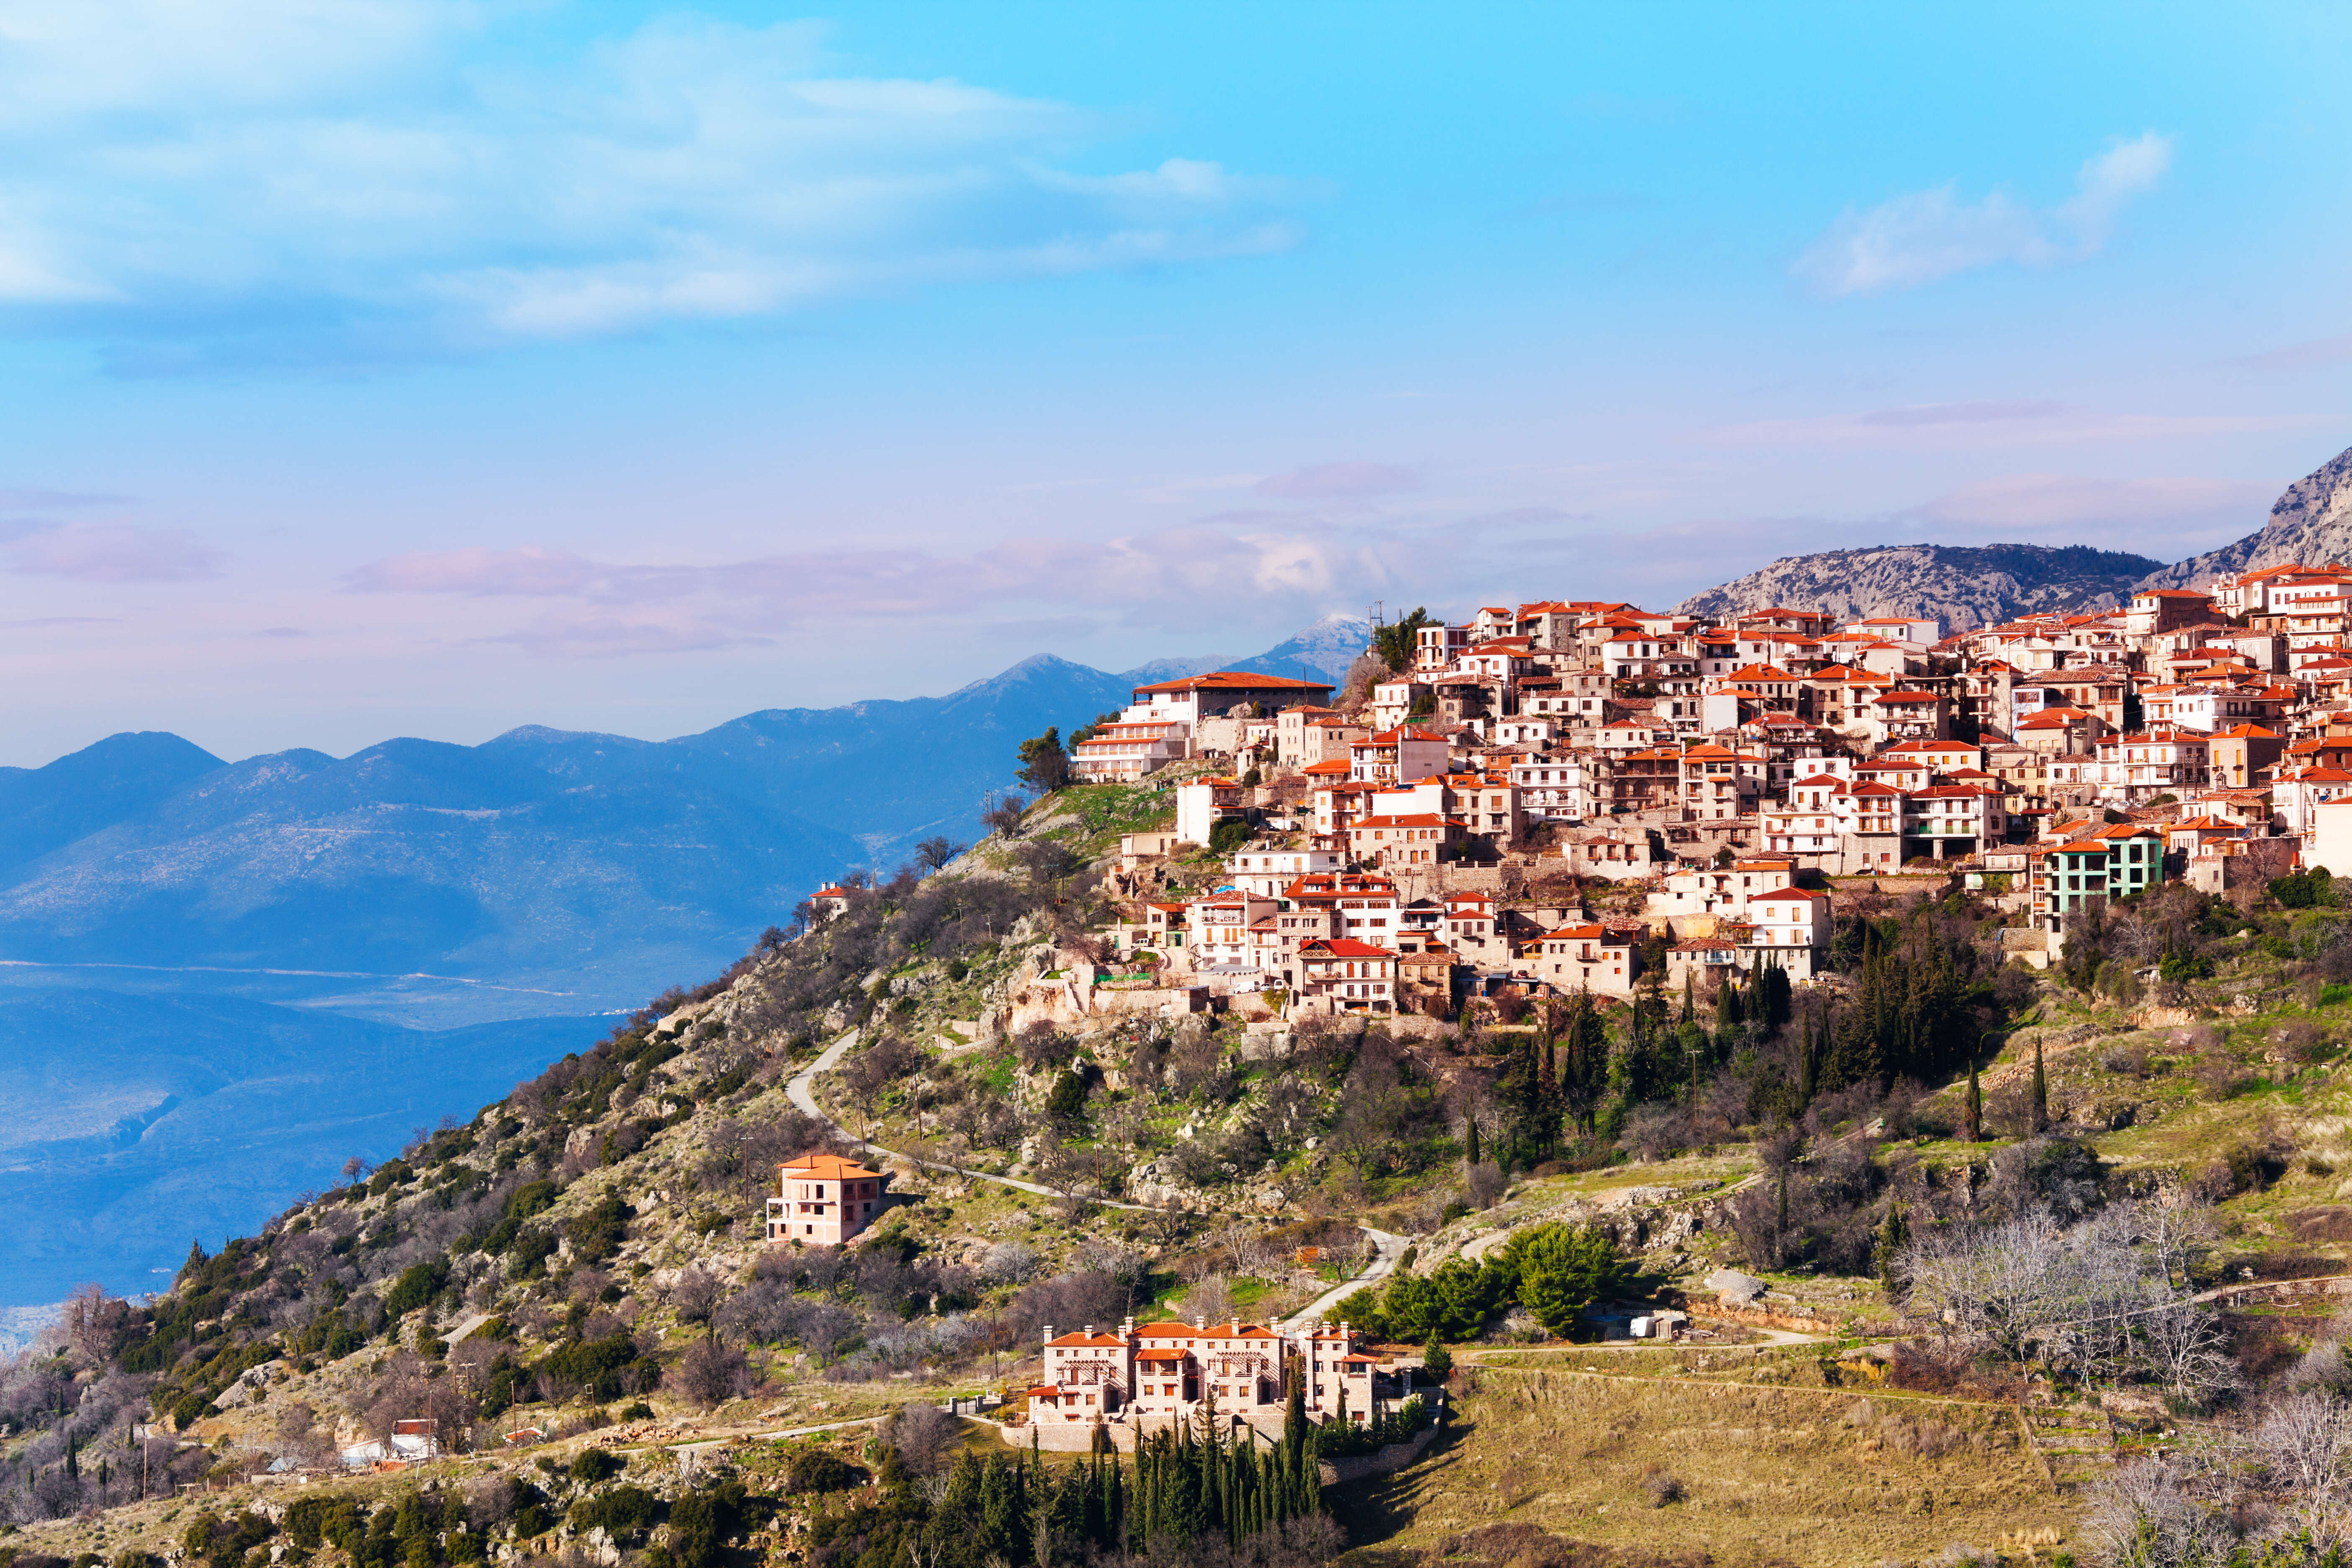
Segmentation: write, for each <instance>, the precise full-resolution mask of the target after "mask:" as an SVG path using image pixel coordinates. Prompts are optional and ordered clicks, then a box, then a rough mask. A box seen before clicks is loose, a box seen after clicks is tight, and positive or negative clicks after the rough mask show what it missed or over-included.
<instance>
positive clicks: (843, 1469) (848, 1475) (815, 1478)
mask: <svg viewBox="0 0 2352 1568" xmlns="http://www.w3.org/2000/svg"><path fill="white" fill-rule="evenodd" d="M784 1480H785V1484H786V1485H787V1486H789V1487H790V1488H791V1489H793V1491H796V1492H844V1491H847V1490H849V1489H851V1488H853V1487H859V1486H863V1485H865V1484H866V1472H865V1471H863V1470H861V1469H859V1468H857V1467H856V1466H855V1465H852V1464H851V1463H850V1462H849V1461H848V1460H846V1459H845V1458H842V1457H841V1456H840V1455H838V1454H836V1453H835V1452H834V1451H833V1450H832V1449H830V1448H803V1450H802V1451H801V1452H799V1453H797V1454H795V1455H793V1462H792V1466H791V1468H789V1469H787V1470H786V1471H785V1472H784Z"/></svg>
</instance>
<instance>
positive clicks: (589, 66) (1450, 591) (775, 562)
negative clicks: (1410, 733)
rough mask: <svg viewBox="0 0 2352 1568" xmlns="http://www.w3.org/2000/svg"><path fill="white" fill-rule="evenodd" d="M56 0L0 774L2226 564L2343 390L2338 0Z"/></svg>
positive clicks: (26, 134) (4, 659)
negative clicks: (1380, 604) (1947, 571)
mask: <svg viewBox="0 0 2352 1568" xmlns="http://www.w3.org/2000/svg"><path fill="white" fill-rule="evenodd" d="M2058 9H2059V8H2057V7H2052V6H2050V5H2046V4H2037V5H2020V6H2000V5H1972V6H1968V7H1938V8H1932V10H1931V8H1927V7H1889V6H1885V5H1853V6H1843V7H1841V6H1833V5H1808V6H1802V7H1759V6H1755V5H1720V6H1690V5H1685V6H1628V5H1581V6H1561V5H1541V6H1538V5H1524V6H1514V7H1504V6H1491V5H1489V6H1475V5H1474V6H1436V5H1427V6H1418V7H1405V6H1396V5H1377V4H1365V3H1363V0H1355V3H1351V4H1349V5H1328V6H1316V5H1299V4H1291V5H1265V4H1262V3H1260V4H1252V5H1213V4H1201V3H1198V0H1194V3H1188V4H1185V5H1156V6H1142V5H1108V6H1107V5H1099V4H1097V5H971V4H965V5H953V6H946V5H927V4H920V3H910V0H896V3H894V4H891V5H871V6H866V7H862V8H851V9H846V10H842V11H837V12H835V13H832V14H828V15H823V16H812V15H803V14H802V13H800V12H797V11H794V10H791V9H786V8H782V7H779V6H772V5H710V6H706V7H703V8H699V9H695V10H667V9H661V8H658V7H655V6H649V5H626V4H620V3H617V0H605V3H599V4H576V3H565V0H8V3H6V4H5V5H0V595H5V605H0V679H5V681H6V689H7V692H8V701H7V708H6V713H7V718H8V724H7V726H6V730H5V745H0V763H19V764H25V763H39V762H44V761H47V759H49V758H50V757H52V756H55V755H57V754H58V752H63V751H67V750H71V749H73V748H75V747H78V746H79V745H82V744H85V743H87V742H89V741H91V740H93V739H96V738H97V737H99V736H101V735H104V734H106V733H108V732H110V731H116V730H122V729H140V728H155V729H171V730H174V731H178V732H180V733H182V734H184V735H186V736H188V737H189V738H191V739H193V740H194V741H196V742H199V743H201V744H204V745H205V746H208V747H210V748H212V749H213V750H215V751H216V752H221V753H223V754H226V755H232V756H235V755H244V754H247V753H250V752H257V751H264V750H273V749H277V748H279V747H284V746H291V745H312V746H317V747H320V748H322V749H325V750H328V751H332V752H339V753H340V752H349V751H351V750H352V749H354V748H356V747H358V746H361V745H363V744H365V743H367V742H372V741H375V740H379V739H382V738H383V737H386V736H389V735H394V734H418V735H427V736H433V737H436V738H443V739H449V740H459V741H477V740H480V739H483V738H486V737H488V736H489V735H491V734H494V733H496V732H498V731H500V730H503V729H506V728H509V727H510V726H512V725H515V724H519V723H548V724H555V725H561V726H566V727H572V728H593V729H607V730H615V731H625V732H627V733H632V734H638V735H647V736H660V735H669V734H676V733H679V732H683V731H691V730H696V729H700V728H704V727H706V726H708V725H709V724H711V723H714V722H717V721H721V720H723V719H726V718H729V717H731V716H733V715H735V714H737V713H740V712H743V711H747V710H752V709H757V708H764V707H775V706H793V705H815V704H829V703H833V702H838V701H843V700H851V699H855V698H859V697H868V696H904V695H911V694H915V693H919V692H936V691H940V690H944V689H950V688H951V687H954V686H957V685H960V684H961V683H962V682H964V681H966V680H969V679H973V678H975V677H978V676H982V675H985V674H988V673H991V672H992V671H993V670H995V669H997V668H1002V667H1003V666H1004V665H1005V664H1008V663H1010V662H1012V661H1013V660H1014V659H1016V658H1022V657H1024V656H1025V655H1027V654H1030V653H1033V652H1037V651H1040V650H1048V651H1052V652H1055V653H1059V654H1062V655H1064V656H1065V657H1067V658H1077V659H1082V660H1086V661H1087V662H1090V663H1095V664H1098V665H1102V666H1105V667H1108V668H1121V667H1124V666H1125V665H1128V664H1131V663H1134V662H1138V661H1139V660H1141V659H1143V658H1150V657H1153V656H1158V655H1162V654H1175V653H1187V652H1218V651H1230V652H1244V651H1248V650H1251V649H1254V648H1256V647H1265V646H1266V645H1268V644H1270V643H1273V642H1275V641H1276V640H1278V639H1280V638H1281V637H1284V636H1286V635H1287V634H1289V633H1290V632H1291V631H1293V630H1295V629H1297V627H1298V626H1301V625H1303V624H1305V623H1306V622H1307V621H1309V620H1311V619H1313V618H1314V617H1316V616H1318V615H1321V614H1323V613H1326V612H1328V611H1330V610H1335V609H1340V610H1360V609H1361V608H1362V607H1363V606H1365V605H1367V604H1369V603H1370V601H1372V600H1373V599H1375V598H1379V599H1384V600H1386V601H1387V602H1388V603H1389V605H1391V607H1394V606H1397V605H1406V606H1409V605H1413V604H1416V603H1427V604H1429V605H1432V606H1433V607H1444V608H1460V607H1463V606H1466V605H1475V604H1478V603H1481V602H1486V601H1489V600H1509V599H1512V598H1515V597H1516V598H1528V597H1538V596H1549V595H1577V596H1597V595H1608V596H1612V597H1623V598H1630V599H1635V600H1638V601H1641V602H1643V603H1646V604H1650V605H1665V604H1670V603H1672V602H1673V601H1674V600H1675V599H1677V598H1679V597H1681V596H1682V595H1685V594H1686V593H1688V592H1690V591H1692V590H1694V589H1696V588H1700V587H1704V586H1706V585H1707V584H1712V583H1715V582H1717V581H1720V580H1722V579H1723V578H1725V577H1727V576H1729V575H1733V574H1738V573H1739V572H1743V571H1746V570H1748V569H1750V568H1752V567H1754V566H1756V565H1759V564H1761V563H1763V562H1764V561H1766V560H1768V559H1769V558H1770V557H1772V556H1774V555H1776V554H1782V553H1788V552H1794V551H1800V550H1806V549H1814V548H1822V547H1825V546H1829V545H1833V544H1844V543H1864V542H1904V541H1911V540H1935V541H1944V542H1986V541H1992V540H2023V541H2031V542H2085V543H2094V544H2099V545H2103V546H2107V547H2111V548H2122V549H2130V550H2135V551H2138V552H2142V553H2145V554H2148V555H2153V556H2158V557H2160V558H2164V559H2172V558H2175V557H2178V556H2179V555H2183V554H2186V553H2189V552H2192V551H2194V550H2197V549H2201V548H2205V547H2208V546H2210V544H2213V543H2216V542H2221V541H2222V540H2225V539H2230V538H2234V537H2236V536H2238V535H2239V534H2242V533H2244V532H2246V531H2250V530H2252V528H2254V527H2256V526H2258V525H2259V524H2260V522H2261V521H2262V519H2263V510H2264V509H2265V508H2266V506H2267V505H2268V503H2269V502H2270V500H2272V499H2273V497H2274V496H2275V495H2276V493H2277V492H2278V490H2279V489H2281V488H2282V487H2283V486H2284V485H2285V484H2286V483H2288V482H2289V481H2291V480H2293V479H2295V478H2296V477H2298V476H2299V475H2301V474H2303V473H2304V472H2305V471H2307V470H2308V469H2310V468H2314V467H2315V466H2317V465H2318V464H2319V463H2321V462H2322V461H2324V460H2326V458H2329V457H2331V456H2333V455H2334V454H2335V453H2336V451H2338V450H2339V449H2341V448H2343V447H2346V446H2347V445H2352V417H2347V411H2346V409H2345V406H2344V405H2345V402H2346V394H2347V384H2348V383H2352V294H2347V289H2346V287H2345V272H2346V266H2345V263H2344V260H2343V258H2344V257H2345V256H2346V255H2347V254H2352V246H2347V243H2346V241H2347V235H2346V233H2345V231H2346V229H2347V224H2352V219H2348V218H2347V213H2348V212H2352V206H2348V205H2347V203H2346V202H2344V201H2343V199H2342V193H2343V192H2344V191H2345V190H2346V189H2347V183H2352V182H2347V174H2352V168H2347V163H2352V134H2347V132H2352V110H2347V100H2346V95H2345V94H2344V93H2343V92H2342V91H2341V90H2340V86H2339V84H2340V82H2341V80H2342V79H2343V78H2344V76H2345V74H2346V67H2347V44H2352V37H2347V33H2352V14H2347V13H2346V12H2344V11H2343V10H2342V8H2340V7H2320V6H2313V7H2307V8H2301V7H2287V6H2230V7H2216V6H2210V5H2199V6H2190V5H2147V4H2144V3H2140V4H2133V5H2128V6H2126V5H2113V6H2098V7H2094V6H2083V5H2078V6H2073V7H2066V8H2064V9H2065V10H2066V11H2067V12H2069V13H2070V14H2069V15H2064V16H2060V15H2053V12H2054V11H2056V10H2058Z"/></svg>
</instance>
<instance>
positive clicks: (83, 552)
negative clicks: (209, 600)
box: [0, 522, 227, 583]
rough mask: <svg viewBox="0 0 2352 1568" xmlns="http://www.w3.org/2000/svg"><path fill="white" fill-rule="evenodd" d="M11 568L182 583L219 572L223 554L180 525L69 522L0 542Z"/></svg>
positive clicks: (86, 579)
mask: <svg viewBox="0 0 2352 1568" xmlns="http://www.w3.org/2000/svg"><path fill="white" fill-rule="evenodd" d="M0 554H5V558H6V563H7V567H6V569H7V570H8V571H10V572H14V573H18V574H22V575H25V576H27V577H64V578H69V579H71V580H73V581H75V582H80V583H186V582H193V581H194V580H196V579H198V578H204V577H217V576H219V575H220V574H221V565H222V563H223V562H225V561H226V560H227V556H226V554H225V553H224V552H222V551H220V550H219V549H217V548H215V546H213V545H210V544H207V543H205V542H204V541H203V540H201V539H199V538H197V537H196V536H195V535H194V534H193V533H190V532H188V531H186V530H184V529H178V528H133V527H131V525H129V524H127V523H104V522H71V523H67V524H65V525H63V526H62V527H55V528H38V529H36V530H35V531H31V532H27V533H24V534H21V535H19V536H18V537H16V538H15V539H12V540H10V541H9V542H8V543H7V544H5V546H0Z"/></svg>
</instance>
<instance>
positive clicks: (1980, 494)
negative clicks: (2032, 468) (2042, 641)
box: [1898, 473, 2277, 543]
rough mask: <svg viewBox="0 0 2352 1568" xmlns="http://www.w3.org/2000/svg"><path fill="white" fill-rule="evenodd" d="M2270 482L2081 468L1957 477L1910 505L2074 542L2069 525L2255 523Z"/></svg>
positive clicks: (1939, 518) (1937, 516)
mask: <svg viewBox="0 0 2352 1568" xmlns="http://www.w3.org/2000/svg"><path fill="white" fill-rule="evenodd" d="M2276 489H2277V487H2276V486H2275V485H2274V484H2272V483H2271V482H2269V481H2267V480H2236V479H2210V478H2207V477H2205V476H2202V475H2197V474H2166V475H2158V476H2154V477H2151V478H2147V479H2101V478H2095V477H2091V476H2087V475H2083V474H2045V473H2023V474H2002V475H2000V476H1998V477H1995V478H1992V479H1979V480H1978V481H1977V482H1976V483H1974V484H1969V485H1964V486H1962V487H1961V488H1960V489H1957V490H1953V491H1951V492H1950V493H1949V494H1947V495H1942V496H1938V497H1937V498H1936V499H1935V500H1931V501H1928V502H1927V503H1926V504H1925V505H1923V506H1920V507H1917V508H1915V509H1914V510H1912V511H1910V512H1908V513H1904V514H1898V516H1912V517H1917V518H1920V519H1922V520H1924V521H1930V522H1937V523H1943V524H1948V525H1951V526H1955V527H1960V528H1969V529H1978V530H1982V531H1989V532H2002V531H2006V532H2008V533H2015V532H2018V531H2028V532H2031V531H2053V532H2054V533H2058V534H2062V535H2064V538H2063V542H2067V543H2074V542H2079V541H2078V540H2077V539H2076V538H2074V535H2073V534H2072V533H2070V532H2069V531H2080V530H2082V529H2084V528H2093V527H2105V526H2113V525H2137V526H2149V525H2158V524H2161V525H2164V526H2165V528H2166V529H2167V530H2170V529H2175V528H2178V527H2179V526H2180V525H2183V524H2207V523H2219V522H2238V523H2242V524H2243V527H2242V528H2241V529H2240V531H2241V532H2251V531H2252V530H2253V529H2254V528H2255V527H2257V526H2259V520H2260V518H2261V517H2262V514H2263V508H2264V506H2265V505H2266V504H2267V502H2268V501H2269V499H2270V497H2271V495H2272V493H2273V492H2274V491H2275V490H2276Z"/></svg>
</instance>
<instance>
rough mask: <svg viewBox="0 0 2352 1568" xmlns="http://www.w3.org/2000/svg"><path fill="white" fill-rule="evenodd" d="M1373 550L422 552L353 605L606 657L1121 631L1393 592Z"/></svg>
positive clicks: (1256, 544) (1091, 547)
mask: <svg viewBox="0 0 2352 1568" xmlns="http://www.w3.org/2000/svg"><path fill="white" fill-rule="evenodd" d="M1387 549H1388V547H1387V546H1386V545H1385V544H1384V543H1383V542H1381V541H1379V540H1372V539H1366V540H1353V541H1349V542H1337V541H1333V540H1328V539H1325V538H1320V537H1316V536H1312V535H1308V534H1306V533H1302V532H1298V531H1285V530H1279V529H1273V528H1255V529H1251V528H1217V527H1209V526H1202V525H1188V526H1183V527H1177V528H1170V529H1163V530H1160V531H1155V532H1152V533H1149V534H1139V535H1124V536H1113V537H1108V538H1101V539H1094V540H1082V541H1073V540H1066V539H1046V538H1032V537H1024V538H1012V539H1003V540H999V541H997V542H994V543H992V544H989V545H986V546H984V547H982V548H981V549H979V550H976V551H973V552H970V553H968V554H960V555H958V554H945V553H940V552H930V551H924V550H919V549H912V548H891V549H868V550H840V551H829V552H828V551H806V552H795V553H792V554H786V555H771V556H762V557H758V558H755V559H751V560H747V561H733V562H727V563H718V564H679V563H618V562H599V561H593V560H590V559H588V558H587V557H585V556H581V555H575V554H572V553H570V552H562V551H555V550H547V549H542V548H540V547H537V546H527V547H524V548H520V549H514V550H488V549H465V550H447V551H421V552H413V553H410V554H406V555H399V556H394V557H392V558H390V559H388V560H384V561H379V562H375V563H371V564H369V565H367V566H363V567H362V568H360V569H359V570H358V571H356V572H353V573H352V574H350V575H349V576H348V577H347V578H346V579H345V581H344V586H345V587H346V589H348V590H349V591H351V592H353V593H359V594H402V595H446V596H458V597H468V598H520V599H536V600H541V601H543V602H545V603H546V607H545V608H544V609H543V610H542V611H541V612H540V613H539V614H537V615H536V616H534V618H533V619H531V620H530V622H528V623H527V624H525V625H524V626H520V627H518V628H514V629H510V630H508V631H504V632H501V633H499V634H498V635H497V637H496V639H495V640H499V641H503V642H513V643H518V644H520V645H523V646H525V647H533V648H536V649H539V650H541V651H545V652H551V653H562V654H571V655H583V656H584V655H594V656H600V657H612V656H621V655H634V654H642V653H654V652H664V651H671V652H688V651H696V650H701V649H708V648H717V647H731V646H738V645H741V644H745V643H754V642H759V641H763V640H766V639H767V638H769V637H772V636H773V635H776V634H779V633H782V632H785V631H788V630H790V629H792V628H793V627H795V626H803V625H807V624H814V623H817V622H824V623H835V622H840V621H842V620H845V619H848V620H856V619H864V618H869V617H882V618H887V619H889V620H892V621H893V622H898V621H903V620H904V619H905V618H906V617H908V616H969V615H971V614H972V613H974V612H975V611H977V610H982V609H986V610H989V611H991V612H1001V611H1007V610H1011V609H1015V608H1020V607H1025V606H1045V607H1060V608H1065V609H1066V608H1067V607H1068V606H1070V605H1083V606H1085V607H1086V609H1087V611H1088V612H1092V613H1097V614H1112V615H1117V616H1121V617H1123V618H1129V619H1131V618H1133V617H1136V616H1147V617H1148V616H1150V615H1153V614H1157V613H1163V612H1164V613H1169V614H1171V615H1174V616H1178V617H1180V618H1181V620H1183V621H1186V622H1188V623H1189V622H1191V621H1196V620H1197V619H1198V605H1200V604H1201V603H1202V601H1203V599H1204V598H1214V599H1216V600H1218V601H1220V602H1223V603H1224V604H1226V605H1228V606H1229V607H1235V608H1248V607H1251V606H1257V607H1272V608H1277V609H1283V610H1286V611H1287V612H1288V613H1294V614H1313V613H1317V612H1318V611H1319V610H1321V609H1324V608H1328V605H1329V604H1331V603H1333V602H1339V603H1352V602H1354V601H1356V600H1358V599H1360V598H1362V597H1364V596H1365V595H1366V594H1367V593H1370V592H1379V591H1381V590H1382V589H1384V588H1386V587H1388V586H1390V585H1391V584H1392V583H1393V582H1394V581H1396V578H1397V572H1396V570H1395V569H1394V565H1393V563H1391V560H1390V559H1389V557H1388V554H1387Z"/></svg>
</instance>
